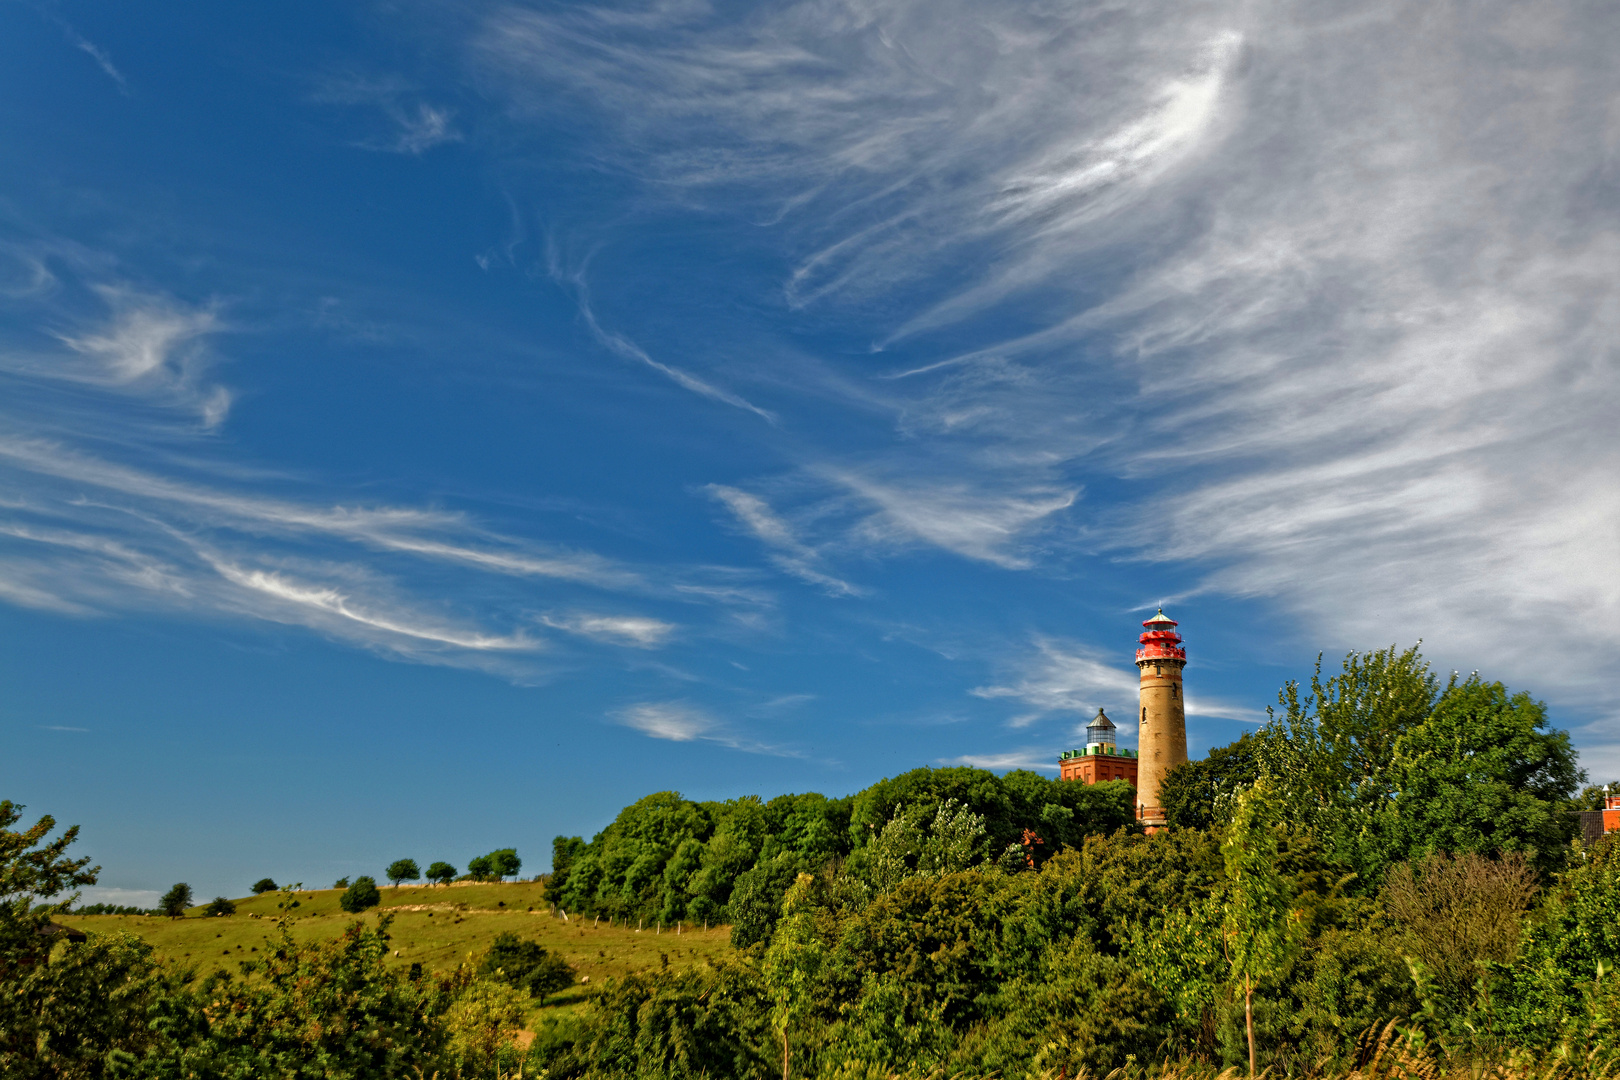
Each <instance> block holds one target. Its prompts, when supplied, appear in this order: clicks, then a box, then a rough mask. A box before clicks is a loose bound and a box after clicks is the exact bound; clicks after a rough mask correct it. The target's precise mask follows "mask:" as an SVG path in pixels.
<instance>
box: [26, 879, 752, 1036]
mask: <svg viewBox="0 0 1620 1080" xmlns="http://www.w3.org/2000/svg"><path fill="white" fill-rule="evenodd" d="M542 889H543V886H541V885H540V884H539V883H537V882H515V883H511V884H494V883H491V884H468V885H451V886H439V887H430V886H424V887H418V888H410V887H406V888H400V889H394V888H392V887H389V886H383V887H381V889H380V890H379V891H380V892H381V893H382V905H381V906H380V907H377V908H373V909H371V910H370V911H367V912H366V913H365V914H364V915H363V916H354V915H349V914H347V913H345V912H344V911H343V909H342V908H340V907H339V906H338V897H339V896H341V895H342V890H340V889H315V890H306V891H302V892H299V893H297V894H296V899H297V902H298V906H297V907H296V908H294V909H293V910H292V914H293V915H294V916H295V921H294V923H293V936H294V937H295V938H297V939H299V940H302V941H310V940H319V939H328V938H335V937H336V936H337V935H338V934H339V933H340V932H341V931H342V929H343V928H344V927H345V926H347V925H348V924H349V923H351V922H353V921H354V920H355V919H356V918H363V919H364V920H365V921H366V923H368V924H369V925H376V922H377V918H378V916H379V914H383V913H387V914H392V915H393V916H394V922H393V925H392V927H391V929H390V930H389V934H390V936H391V937H392V940H393V945H394V948H395V950H396V952H395V954H394V955H393V956H392V957H390V963H393V964H399V965H403V966H409V965H410V964H413V963H419V964H421V965H422V967H423V968H425V969H427V970H430V971H432V970H436V969H450V968H454V967H455V966H456V965H457V964H459V963H463V962H465V961H467V960H468V959H469V958H470V957H476V956H478V955H479V954H481V953H482V952H483V951H484V950H485V949H487V948H488V947H489V944H490V942H492V941H494V940H495V935H496V934H499V933H502V932H504V931H511V932H512V933H515V934H517V935H518V936H519V937H522V938H528V939H530V940H533V941H537V942H539V943H540V944H541V945H543V946H545V947H546V948H547V949H551V950H554V951H557V952H560V953H562V955H563V956H564V957H565V958H566V959H567V960H568V962H569V963H570V964H572V965H573V966H574V969H575V971H576V972H577V973H578V974H579V975H580V976H581V981H580V982H578V983H576V984H575V985H574V986H573V987H572V988H571V989H569V990H566V991H564V992H563V993H561V994H558V995H556V996H555V997H554V998H551V999H549V1000H548V1002H547V1008H546V1012H548V1013H549V1012H551V1011H552V1010H553V1009H567V1008H569V1007H571V1006H573V1005H577V1004H578V1003H580V1002H582V1001H584V1000H585V999H586V998H588V997H589V996H590V995H591V993H592V992H593V991H594V989H595V988H596V987H598V986H600V985H601V984H602V981H603V980H604V979H606V978H608V977H610V976H615V975H625V974H628V973H630V972H632V971H640V970H643V969H645V968H656V967H661V966H663V965H664V964H666V963H667V964H668V965H669V966H670V967H684V966H686V965H688V964H694V963H698V962H700V961H702V960H706V959H713V958H717V957H719V956H722V955H724V954H726V953H729V952H730V951H731V929H730V927H715V928H712V929H709V930H707V931H705V930H703V929H702V928H701V927H700V928H698V929H696V930H694V929H692V928H691V927H685V926H683V927H681V928H680V932H679V933H677V932H676V928H675V927H665V928H664V929H663V931H662V932H659V930H658V928H657V927H655V926H647V927H645V928H643V929H642V930H640V931H639V932H638V931H637V929H636V928H635V927H634V926H630V927H625V926H622V925H616V926H609V925H608V924H607V923H606V922H600V923H599V922H596V921H594V920H591V919H582V918H577V917H576V918H571V919H569V920H567V921H565V920H563V919H562V918H561V917H560V916H554V915H552V914H551V907H550V905H549V904H547V903H545V902H544V900H543V899H542ZM281 901H282V894H279V893H266V894H265V895H263V896H256V897H252V898H249V899H246V900H238V901H236V914H235V915H229V916H225V917H220V918H210V917H207V916H204V915H203V914H202V908H201V907H196V908H192V909H191V910H190V911H189V912H188V913H187V915H186V917H185V918H183V919H166V918H163V917H161V916H152V915H68V916H64V917H62V918H60V919H58V920H57V921H58V922H60V923H62V924H64V925H67V926H72V927H75V928H77V929H80V930H93V931H97V932H102V933H106V932H110V931H116V930H129V931H131V932H133V933H135V934H138V935H139V936H140V937H142V938H144V939H145V940H147V941H149V942H151V943H152V946H153V948H154V949H156V950H157V952H158V955H159V956H161V957H163V958H164V959H167V960H171V961H175V962H178V963H180V964H182V965H185V966H189V967H194V968H195V969H196V970H197V972H198V973H199V974H206V973H207V972H209V971H212V970H215V969H217V968H226V969H228V970H233V971H234V970H236V965H237V964H239V963H240V962H241V961H243V960H249V959H252V958H253V957H254V956H256V955H257V954H258V952H261V951H263V949H264V948H265V946H266V945H267V944H268V943H269V942H270V941H271V940H272V939H274V938H275V937H276V926H275V920H276V918H277V917H278V916H279V915H280V914H281V912H280V911H279V910H278V908H277V905H278V904H279V903H281ZM255 916H257V917H255ZM586 979H588V980H589V981H588V982H587V981H585V980H586Z"/></svg>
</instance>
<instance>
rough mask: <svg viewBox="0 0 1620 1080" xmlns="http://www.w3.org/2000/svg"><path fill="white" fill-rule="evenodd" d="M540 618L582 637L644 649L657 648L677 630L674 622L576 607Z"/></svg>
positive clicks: (559, 628)
mask: <svg viewBox="0 0 1620 1080" xmlns="http://www.w3.org/2000/svg"><path fill="white" fill-rule="evenodd" d="M540 621H541V622H543V623H545V624H546V625H547V626H550V627H552V628H554V629H557V630H562V631H565V632H567V633H570V634H577V635H579V636H580V637H586V638H591V639H593V640H596V641H606V642H608V643H610V644H614V645H633V646H636V647H638V648H642V649H656V648H657V647H659V646H660V645H663V644H664V643H665V642H666V641H667V640H668V639H669V636H670V635H671V634H672V633H674V632H675V625H674V624H673V623H667V622H664V621H663V620H661V619H653V618H648V617H647V616H640V615H592V614H590V613H588V612H579V611H575V612H568V613H555V614H547V615H542V616H541V619H540Z"/></svg>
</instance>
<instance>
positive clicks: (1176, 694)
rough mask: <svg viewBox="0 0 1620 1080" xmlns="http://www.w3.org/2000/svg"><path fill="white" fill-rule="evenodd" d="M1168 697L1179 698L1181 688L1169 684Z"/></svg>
mask: <svg viewBox="0 0 1620 1080" xmlns="http://www.w3.org/2000/svg"><path fill="white" fill-rule="evenodd" d="M1170 696H1171V697H1180V696H1181V687H1180V686H1178V685H1177V684H1175V683H1171V684H1170Z"/></svg>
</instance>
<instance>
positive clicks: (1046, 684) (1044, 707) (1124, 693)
mask: <svg viewBox="0 0 1620 1080" xmlns="http://www.w3.org/2000/svg"><path fill="white" fill-rule="evenodd" d="M1034 645H1035V652H1034V654H1033V655H1030V656H1027V657H1025V658H1023V659H1022V660H1020V661H1018V662H1017V663H1016V664H1014V665H1013V667H1014V676H1013V678H1011V679H1009V680H1008V681H1007V682H1006V683H1004V684H1001V685H994V686H981V687H976V688H975V689H973V690H970V691H969V693H971V694H973V695H974V696H975V697H981V698H988V699H996V698H1010V699H1012V700H1015V701H1021V702H1023V703H1024V704H1025V705H1028V706H1030V708H1031V709H1032V710H1033V711H1032V712H1028V713H1025V714H1023V715H1021V716H1018V717H1015V718H1014V719H1013V720H1012V726H1013V727H1027V726H1029V725H1030V724H1032V723H1034V722H1035V721H1036V720H1039V719H1042V718H1044V717H1046V716H1048V715H1049V714H1051V713H1069V714H1074V715H1075V716H1076V717H1077V718H1078V719H1079V720H1082V721H1084V720H1089V719H1090V718H1091V717H1092V716H1094V715H1095V714H1096V711H1097V710H1098V709H1110V708H1111V709H1113V710H1114V713H1115V716H1116V717H1117V716H1119V715H1120V714H1124V715H1125V716H1126V717H1127V719H1128V718H1129V717H1130V716H1134V715H1135V710H1136V697H1137V691H1138V682H1139V677H1138V675H1137V673H1136V671H1135V669H1134V668H1133V669H1131V670H1129V671H1126V670H1124V669H1122V668H1120V667H1117V666H1115V665H1114V664H1112V663H1110V662H1109V661H1108V660H1106V659H1104V658H1103V657H1102V656H1101V655H1100V654H1098V653H1097V652H1096V651H1094V650H1092V649H1089V648H1087V647H1086V646H1084V645H1081V644H1079V643H1078V642H1073V641H1062V640H1058V639H1054V638H1043V637H1037V638H1036V639H1035V642H1034ZM1129 730H1130V726H1129V725H1125V726H1124V727H1122V729H1121V734H1124V733H1126V732H1127V731H1129Z"/></svg>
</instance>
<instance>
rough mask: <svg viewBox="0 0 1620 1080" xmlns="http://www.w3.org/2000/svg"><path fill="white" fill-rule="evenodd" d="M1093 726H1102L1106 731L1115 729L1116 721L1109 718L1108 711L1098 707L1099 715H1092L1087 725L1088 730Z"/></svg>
mask: <svg viewBox="0 0 1620 1080" xmlns="http://www.w3.org/2000/svg"><path fill="white" fill-rule="evenodd" d="M1092 728H1102V729H1103V730H1104V731H1113V730H1114V722H1113V721H1112V720H1110V719H1108V714H1107V713H1105V712H1103V711H1102V710H1101V709H1098V710H1097V715H1096V716H1094V717H1092V718H1091V723H1089V724H1087V725H1086V730H1087V731H1090V730H1091V729H1092Z"/></svg>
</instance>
